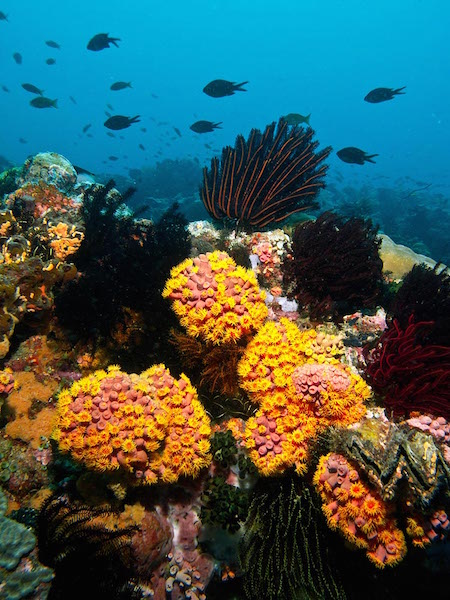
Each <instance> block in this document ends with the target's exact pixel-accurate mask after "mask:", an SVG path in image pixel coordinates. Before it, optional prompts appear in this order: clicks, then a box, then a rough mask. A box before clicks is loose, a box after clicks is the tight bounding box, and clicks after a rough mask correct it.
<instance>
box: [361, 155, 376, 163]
mask: <svg viewBox="0 0 450 600" xmlns="http://www.w3.org/2000/svg"><path fill="white" fill-rule="evenodd" d="M375 156H380V155H379V154H366V155H365V156H364V160H366V161H367V162H371V163H373V164H375V161H374V160H372V158H375Z"/></svg>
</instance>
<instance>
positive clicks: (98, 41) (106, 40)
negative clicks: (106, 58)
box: [87, 33, 121, 52]
mask: <svg viewBox="0 0 450 600" xmlns="http://www.w3.org/2000/svg"><path fill="white" fill-rule="evenodd" d="M108 36H109V33H97V35H94V37H93V38H92V39H91V40H89V43H88V45H87V49H88V50H92V51H93V52H98V51H99V50H104V49H105V48H109V45H110V44H114V46H115V47H116V48H118V47H119V46H118V45H117V43H116V42H120V41H121V40H120V38H110V37H108Z"/></svg>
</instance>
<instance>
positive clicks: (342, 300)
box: [283, 212, 383, 320]
mask: <svg viewBox="0 0 450 600" xmlns="http://www.w3.org/2000/svg"><path fill="white" fill-rule="evenodd" d="M379 246H380V242H379V240H378V239H377V228H376V227H374V226H373V225H372V222H371V221H370V220H363V219H357V218H350V219H348V220H345V219H344V218H342V217H339V216H338V215H336V214H334V213H332V212H326V213H323V214H322V215H321V216H319V217H318V218H317V220H316V221H308V222H306V223H302V224H300V225H298V226H297V228H296V229H295V232H294V235H293V240H292V257H291V259H290V260H287V261H286V262H285V263H284V265H283V267H284V271H285V283H286V284H289V285H291V286H292V295H293V296H294V297H295V298H296V299H297V300H298V301H299V302H300V303H301V304H303V305H304V306H307V307H309V310H310V312H311V314H312V316H313V317H315V318H318V317H323V316H331V317H332V318H333V319H336V320H339V319H341V317H342V316H343V315H345V314H348V313H350V312H353V311H355V310H357V309H360V308H372V307H374V306H376V303H377V301H378V300H379V298H380V293H381V289H382V282H383V279H382V266H383V265H382V261H381V259H380V257H379V254H378V250H379Z"/></svg>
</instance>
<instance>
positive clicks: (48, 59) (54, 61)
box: [45, 58, 56, 65]
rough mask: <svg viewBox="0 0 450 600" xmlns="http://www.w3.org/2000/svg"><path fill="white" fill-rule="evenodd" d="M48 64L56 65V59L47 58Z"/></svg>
mask: <svg viewBox="0 0 450 600" xmlns="http://www.w3.org/2000/svg"><path fill="white" fill-rule="evenodd" d="M45 63H46V64H47V65H56V60H55V59H54V58H47V60H46V61H45Z"/></svg>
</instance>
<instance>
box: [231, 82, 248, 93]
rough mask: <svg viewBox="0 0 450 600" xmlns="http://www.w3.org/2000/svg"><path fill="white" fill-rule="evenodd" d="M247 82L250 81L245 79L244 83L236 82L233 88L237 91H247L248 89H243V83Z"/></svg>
mask: <svg viewBox="0 0 450 600" xmlns="http://www.w3.org/2000/svg"><path fill="white" fill-rule="evenodd" d="M247 83H248V81H243V82H242V83H235V84H234V85H233V89H234V91H235V92H236V91H237V92H246V91H247V90H243V89H242V86H243V85H246V84H247Z"/></svg>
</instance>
